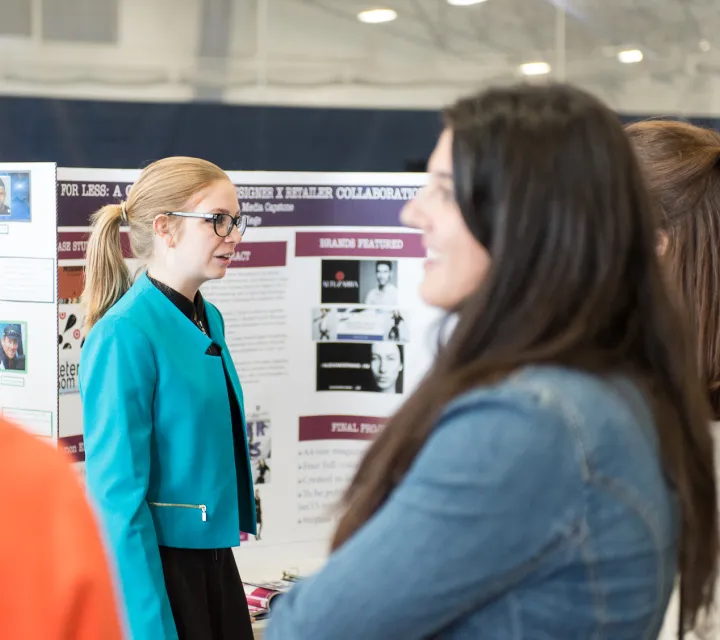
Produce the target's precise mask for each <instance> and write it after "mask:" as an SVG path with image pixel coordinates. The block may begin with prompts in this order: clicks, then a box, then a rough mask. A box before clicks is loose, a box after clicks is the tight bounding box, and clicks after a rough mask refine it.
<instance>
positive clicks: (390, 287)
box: [360, 260, 398, 307]
mask: <svg viewBox="0 0 720 640" xmlns="http://www.w3.org/2000/svg"><path fill="white" fill-rule="evenodd" d="M360 303H361V304H365V305H368V306H376V307H394V306H396V305H397V304H398V277H397V261H396V260H363V261H362V262H361V264H360Z"/></svg>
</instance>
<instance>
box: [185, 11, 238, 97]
mask: <svg viewBox="0 0 720 640" xmlns="http://www.w3.org/2000/svg"><path fill="white" fill-rule="evenodd" d="M233 4H234V3H233V0H200V24H199V25H198V29H199V33H198V51H197V66H198V74H197V80H196V81H195V85H194V87H193V93H194V99H195V100H197V101H202V102H219V101H220V100H221V99H222V96H223V88H222V83H220V82H208V83H203V81H202V77H203V75H204V74H207V75H208V76H209V77H214V78H217V77H219V76H220V75H222V74H223V73H224V72H225V70H226V69H227V63H228V55H229V53H230V26H231V24H232V11H233Z"/></svg>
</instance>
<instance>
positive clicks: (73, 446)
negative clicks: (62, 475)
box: [58, 436, 85, 462]
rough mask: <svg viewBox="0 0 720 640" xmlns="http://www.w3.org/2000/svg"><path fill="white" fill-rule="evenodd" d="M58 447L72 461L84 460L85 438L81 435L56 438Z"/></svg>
mask: <svg viewBox="0 0 720 640" xmlns="http://www.w3.org/2000/svg"><path fill="white" fill-rule="evenodd" d="M58 448H59V449H60V450H61V451H64V452H65V453H66V454H67V455H69V456H70V457H71V458H72V459H73V462H85V440H84V439H83V437H82V436H65V437H64V438H58Z"/></svg>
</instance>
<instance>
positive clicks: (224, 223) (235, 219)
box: [167, 211, 248, 238]
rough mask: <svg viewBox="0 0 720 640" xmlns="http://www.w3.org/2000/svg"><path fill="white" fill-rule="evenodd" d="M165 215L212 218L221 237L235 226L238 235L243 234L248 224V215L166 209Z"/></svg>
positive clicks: (228, 233)
mask: <svg viewBox="0 0 720 640" xmlns="http://www.w3.org/2000/svg"><path fill="white" fill-rule="evenodd" d="M167 215H169V216H177V217H178V218H202V219H203V220H212V221H213V228H214V229H215V234H216V235H218V236H220V237H221V238H226V237H227V236H229V235H230V234H231V233H232V228H233V227H237V228H238V231H239V232H240V235H241V236H243V235H245V231H246V230H247V225H248V217H247V216H246V215H239V216H231V215H230V214H229V213H188V212H186V211H168V213H167Z"/></svg>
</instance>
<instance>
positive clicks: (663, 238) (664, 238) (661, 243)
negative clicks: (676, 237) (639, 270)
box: [655, 231, 670, 258]
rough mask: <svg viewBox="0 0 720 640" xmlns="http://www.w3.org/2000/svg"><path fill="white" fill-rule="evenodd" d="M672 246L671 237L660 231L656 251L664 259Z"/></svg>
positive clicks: (656, 239)
mask: <svg viewBox="0 0 720 640" xmlns="http://www.w3.org/2000/svg"><path fill="white" fill-rule="evenodd" d="M669 245H670V236H668V234H667V232H665V231H658V232H657V233H656V234H655V251H657V254H658V255H659V256H660V257H661V258H662V257H663V256H664V255H665V253H666V252H667V250H668V246H669Z"/></svg>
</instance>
